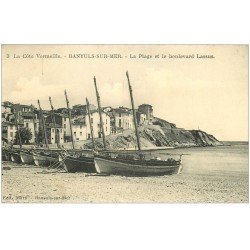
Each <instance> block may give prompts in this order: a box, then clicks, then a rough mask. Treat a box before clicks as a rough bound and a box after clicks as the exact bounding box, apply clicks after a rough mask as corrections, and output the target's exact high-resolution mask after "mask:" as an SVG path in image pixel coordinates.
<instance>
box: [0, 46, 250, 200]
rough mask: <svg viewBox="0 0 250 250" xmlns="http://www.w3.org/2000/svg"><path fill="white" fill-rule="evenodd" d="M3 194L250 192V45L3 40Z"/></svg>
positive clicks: (109, 196)
mask: <svg viewBox="0 0 250 250" xmlns="http://www.w3.org/2000/svg"><path fill="white" fill-rule="evenodd" d="M1 50H2V85H1V87H2V106H1V112H2V116H1V117H2V118H1V126H2V129H1V131H2V139H1V140H2V150H1V154H2V163H1V172H2V180H1V182H2V190H1V201H2V203H248V202H249V177H248V176H249V167H248V153H249V148H248V53H249V51H248V50H249V47H248V45H243V44H242V45H156V44H155V45H138V44H137V45H132V44H131V45H128V44H127V45H108V44H107V45H93V44H92V45H60V44H58V45H55V44H54V45H46V44H43V45H38V44H36V45H32V44H27V45H23V44H22V45H21V44H20V45H18V44H17V45H13V44H12V45H8V44H4V45H2V48H1Z"/></svg>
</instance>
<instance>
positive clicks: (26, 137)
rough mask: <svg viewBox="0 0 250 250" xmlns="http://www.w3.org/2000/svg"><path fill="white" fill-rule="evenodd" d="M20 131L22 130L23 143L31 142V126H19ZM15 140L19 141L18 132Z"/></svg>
mask: <svg viewBox="0 0 250 250" xmlns="http://www.w3.org/2000/svg"><path fill="white" fill-rule="evenodd" d="M19 132H20V137H21V141H22V143H23V144H29V141H30V140H31V138H32V132H31V130H30V129H29V128H26V127H23V128H19ZM15 142H16V143H18V142H19V138H18V133H16V136H15Z"/></svg>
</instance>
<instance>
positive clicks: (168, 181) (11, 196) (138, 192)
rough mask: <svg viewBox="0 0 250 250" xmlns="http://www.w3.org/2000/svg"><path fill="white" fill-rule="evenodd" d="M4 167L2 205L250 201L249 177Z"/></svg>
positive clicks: (14, 165)
mask: <svg viewBox="0 0 250 250" xmlns="http://www.w3.org/2000/svg"><path fill="white" fill-rule="evenodd" d="M2 166H3V167H4V170H2V202H4V203H5V202H6V203H12V202H21V203H26V202H28V203H85V202H86V203H92V202H94V203H116V202H122V203H131V202H132V203H152V202H154V203H155V202H159V203H165V202H167V203H204V202H205V203H224V202H229V203H242V202H243V203H245V202H248V176H246V175H226V176H222V175H220V176H216V175H209V174H207V175H203V174H202V175H201V174H200V175H199V174H198V175H192V174H180V175H171V176H161V177H123V176H98V174H87V173H65V172H64V171H63V170H59V171H58V170H48V169H41V168H38V167H34V166H25V165H23V166H20V165H17V164H14V163H9V162H8V163H5V162H4V163H3V164H2ZM6 167H10V168H11V169H10V170H7V169H6Z"/></svg>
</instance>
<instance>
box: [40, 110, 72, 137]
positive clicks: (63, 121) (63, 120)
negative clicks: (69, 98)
mask: <svg viewBox="0 0 250 250" xmlns="http://www.w3.org/2000/svg"><path fill="white" fill-rule="evenodd" d="M55 122H56V127H58V128H59V129H62V132H63V139H60V140H63V142H64V141H70V140H71V132H70V123H69V117H68V115H66V114H58V113H55ZM45 123H46V127H47V126H49V124H52V125H53V118H52V114H51V112H50V114H49V115H48V116H47V117H46V120H45ZM60 131H61V130H60ZM60 138H61V137H60Z"/></svg>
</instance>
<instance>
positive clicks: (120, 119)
mask: <svg viewBox="0 0 250 250" xmlns="http://www.w3.org/2000/svg"><path fill="white" fill-rule="evenodd" d="M112 113H113V116H114V119H115V127H116V129H118V130H119V129H132V128H134V123H133V113H132V110H131V109H129V108H126V107H119V108H115V109H113V111H112Z"/></svg>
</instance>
